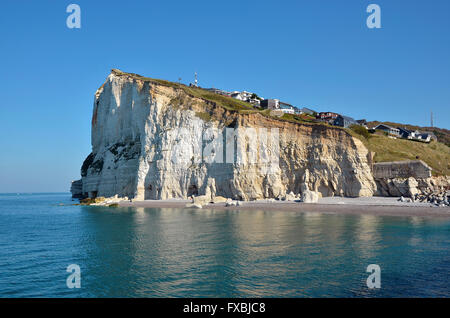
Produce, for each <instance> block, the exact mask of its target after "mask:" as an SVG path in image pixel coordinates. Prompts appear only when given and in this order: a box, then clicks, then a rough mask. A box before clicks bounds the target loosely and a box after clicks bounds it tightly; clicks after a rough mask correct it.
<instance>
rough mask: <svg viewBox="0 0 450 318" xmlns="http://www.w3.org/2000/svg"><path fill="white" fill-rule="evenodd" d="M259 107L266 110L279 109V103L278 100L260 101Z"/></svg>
mask: <svg viewBox="0 0 450 318" xmlns="http://www.w3.org/2000/svg"><path fill="white" fill-rule="evenodd" d="M261 107H262V108H266V109H279V108H280V101H279V100H278V99H263V100H262V101H261Z"/></svg>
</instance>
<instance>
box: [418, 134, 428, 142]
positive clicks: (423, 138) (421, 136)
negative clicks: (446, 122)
mask: <svg viewBox="0 0 450 318" xmlns="http://www.w3.org/2000/svg"><path fill="white" fill-rule="evenodd" d="M415 139H416V140H419V141H422V142H430V141H431V135H430V134H428V133H421V134H418V135H416V138H415Z"/></svg>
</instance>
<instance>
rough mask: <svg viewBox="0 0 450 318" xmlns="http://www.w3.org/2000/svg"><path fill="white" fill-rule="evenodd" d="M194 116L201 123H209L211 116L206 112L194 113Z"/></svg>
mask: <svg viewBox="0 0 450 318" xmlns="http://www.w3.org/2000/svg"><path fill="white" fill-rule="evenodd" d="M195 116H197V117H198V118H200V119H202V120H203V121H206V122H208V121H211V115H210V114H209V113H206V112H196V113H195Z"/></svg>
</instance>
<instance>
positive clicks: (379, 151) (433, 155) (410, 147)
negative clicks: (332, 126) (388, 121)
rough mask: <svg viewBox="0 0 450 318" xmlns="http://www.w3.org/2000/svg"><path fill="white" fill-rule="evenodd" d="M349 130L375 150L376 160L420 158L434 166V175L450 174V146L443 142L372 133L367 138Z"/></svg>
mask: <svg viewBox="0 0 450 318" xmlns="http://www.w3.org/2000/svg"><path fill="white" fill-rule="evenodd" d="M349 131H350V132H351V133H352V134H353V135H354V136H356V137H358V138H359V139H360V140H362V141H363V143H364V144H365V145H366V147H367V148H368V149H369V150H370V151H372V152H375V157H374V160H375V162H386V161H402V160H415V159H420V160H423V161H424V162H426V163H427V164H428V165H429V166H430V167H432V168H433V175H450V147H448V146H446V145H444V144H443V143H441V142H436V141H432V142H431V143H429V144H427V143H423V142H417V141H412V140H406V139H392V138H389V137H387V136H380V135H370V136H369V138H365V137H363V136H361V135H358V134H356V133H355V132H353V131H351V130H350V129H349Z"/></svg>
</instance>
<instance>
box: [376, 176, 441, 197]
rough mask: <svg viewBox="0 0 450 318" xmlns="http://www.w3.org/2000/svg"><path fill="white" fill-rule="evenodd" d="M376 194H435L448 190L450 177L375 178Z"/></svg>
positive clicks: (407, 195)
mask: <svg viewBox="0 0 450 318" xmlns="http://www.w3.org/2000/svg"><path fill="white" fill-rule="evenodd" d="M375 181H376V184H377V191H376V193H375V195H378V196H392V197H400V196H404V197H408V198H413V197H415V196H416V195H428V194H433V193H434V194H437V193H442V192H445V191H446V190H450V177H448V176H447V177H445V176H439V177H430V178H417V179H416V178H413V177H409V178H376V179H375Z"/></svg>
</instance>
